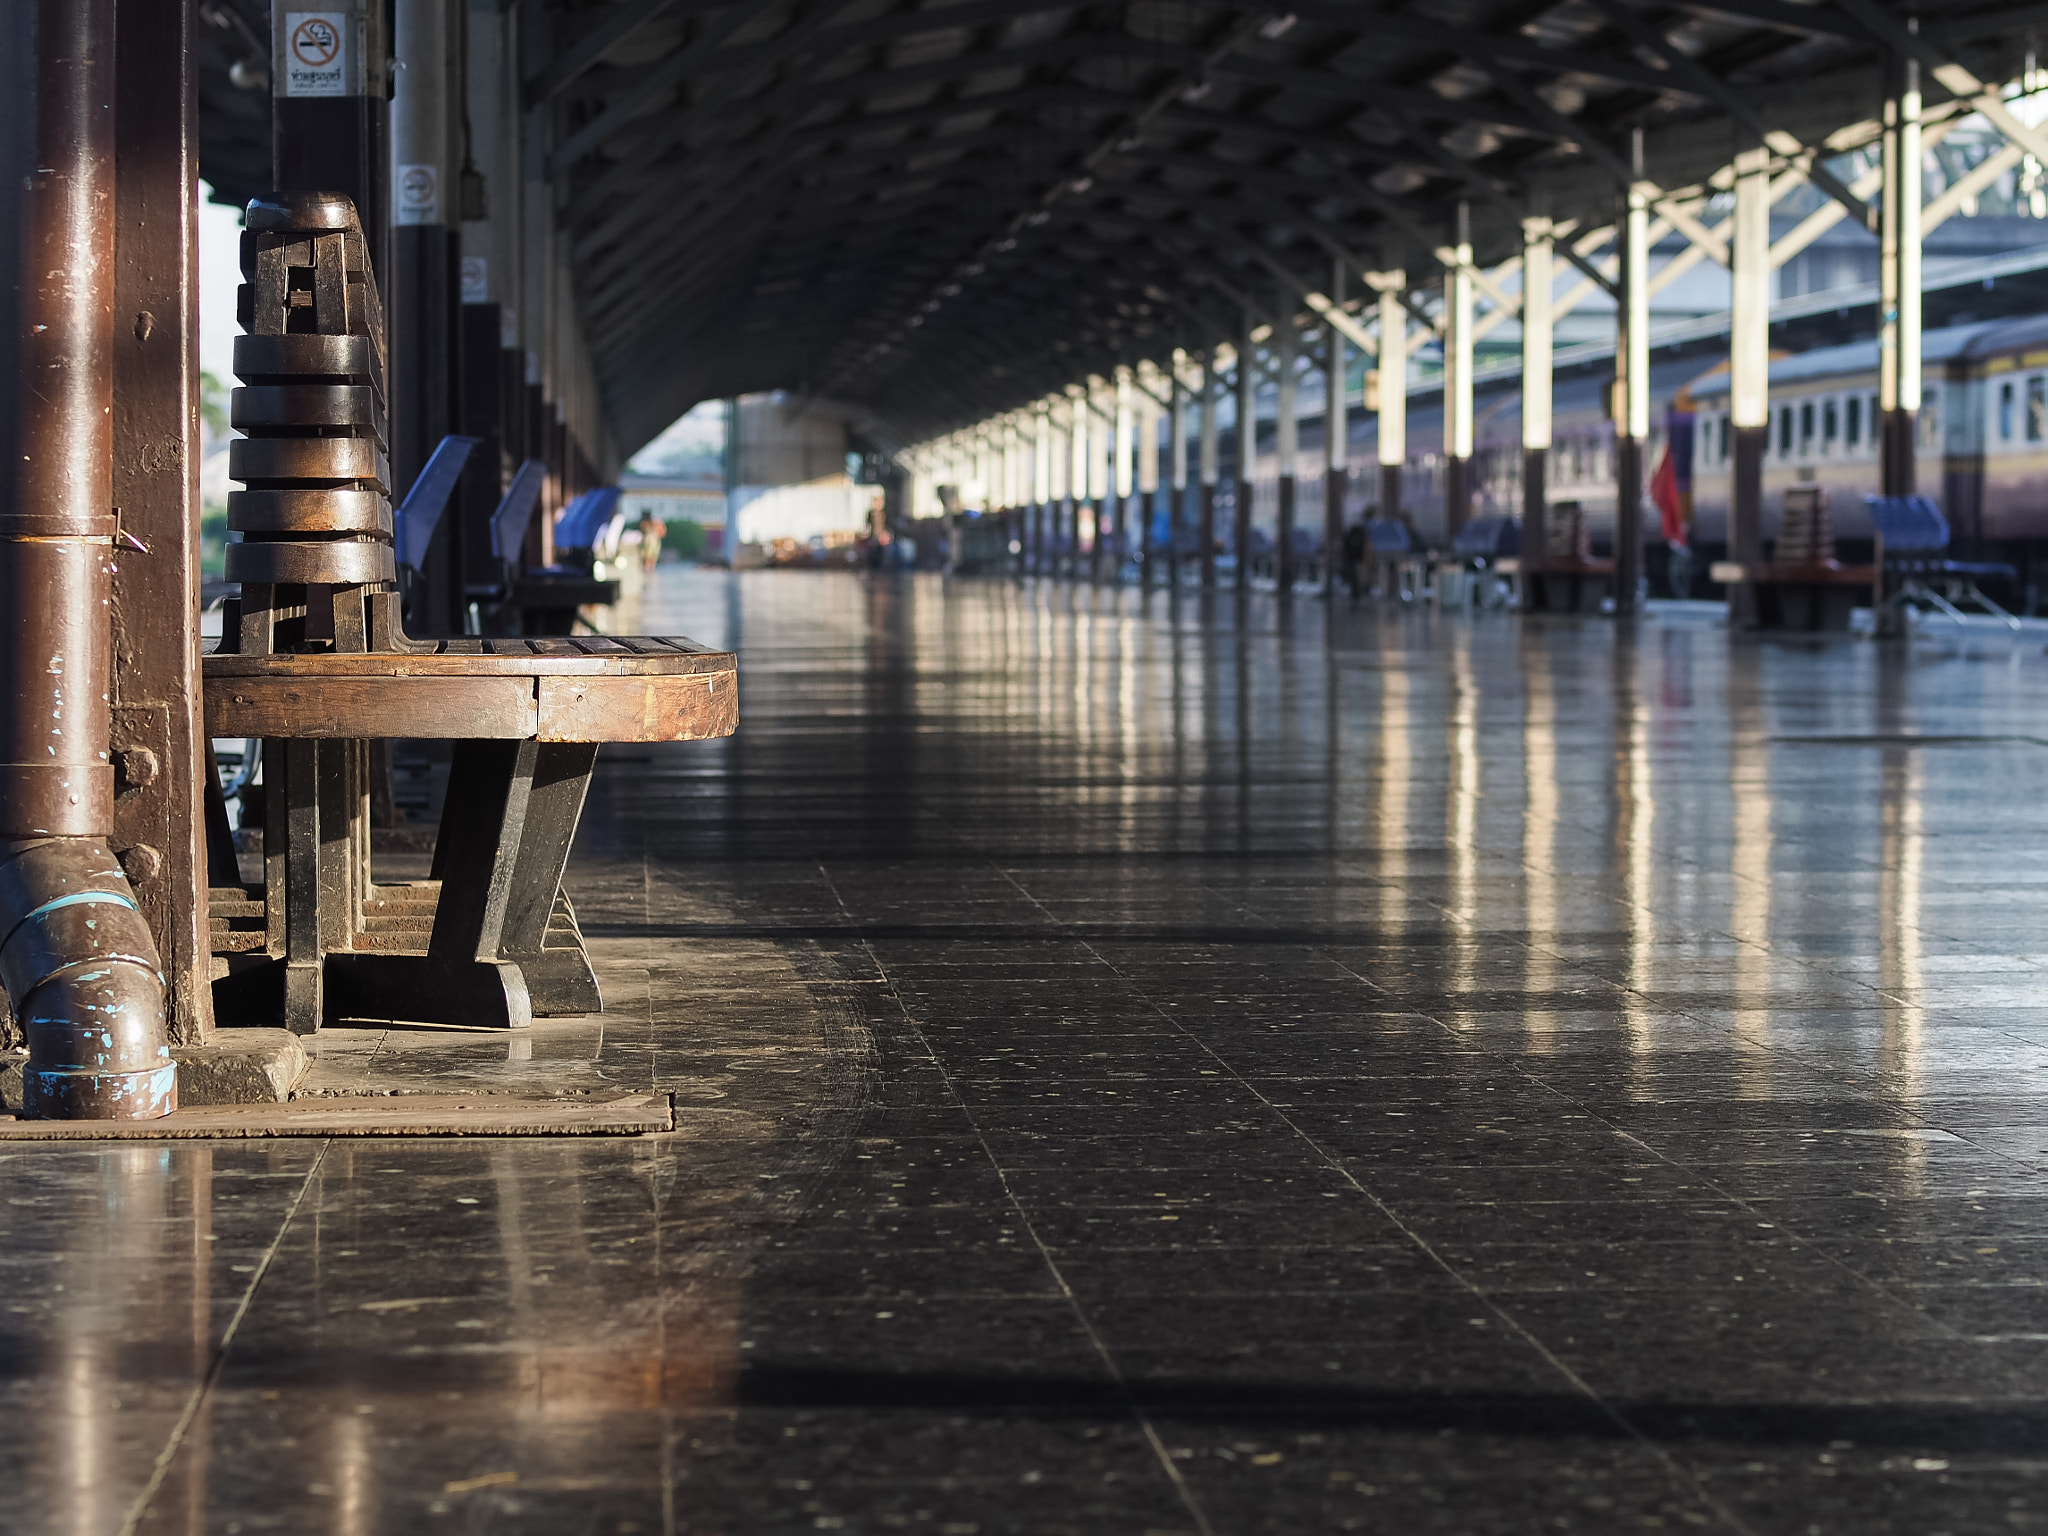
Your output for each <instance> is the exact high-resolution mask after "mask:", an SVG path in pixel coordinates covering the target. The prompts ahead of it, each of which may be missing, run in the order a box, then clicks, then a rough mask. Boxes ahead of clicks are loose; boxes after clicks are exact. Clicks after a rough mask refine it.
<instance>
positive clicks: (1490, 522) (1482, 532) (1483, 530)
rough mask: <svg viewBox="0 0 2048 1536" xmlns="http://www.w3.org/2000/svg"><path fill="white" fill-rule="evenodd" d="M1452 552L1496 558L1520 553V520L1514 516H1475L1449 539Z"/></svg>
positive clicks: (1489, 558) (1490, 558)
mask: <svg viewBox="0 0 2048 1536" xmlns="http://www.w3.org/2000/svg"><path fill="white" fill-rule="evenodd" d="M1451 550H1452V552H1453V553H1454V554H1460V555H1475V556H1479V557H1481V558H1483V559H1488V560H1492V559H1498V558H1500V557H1501V556H1503V555H1516V554H1520V553H1521V550H1522V522H1521V519H1520V518H1515V517H1475V518H1473V519H1472V521H1471V522H1469V523H1467V524H1466V525H1465V526H1464V527H1463V528H1460V529H1459V530H1458V536H1457V538H1455V539H1453V540H1452V541H1451Z"/></svg>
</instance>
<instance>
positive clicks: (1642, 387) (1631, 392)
mask: <svg viewBox="0 0 2048 1536" xmlns="http://www.w3.org/2000/svg"><path fill="white" fill-rule="evenodd" d="M1633 166H1634V170H1635V176H1636V179H1635V180H1634V181H1632V182H1630V183H1629V185H1628V187H1627V188H1626V189H1624V191H1623V193H1622V210H1621V229H1620V231H1619V236H1620V241H1621V302H1620V305H1619V307H1618V309H1617V312H1616V323H1617V326H1618V334H1617V335H1616V337H1615V349H1614V359H1615V373H1616V382H1617V383H1618V384H1619V385H1620V389H1619V390H1618V393H1619V394H1620V396H1621V399H1620V402H1619V405H1620V410H1619V413H1618V419H1617V420H1616V422H1615V437H1616V441H1615V445H1614V446H1615V453H1614V496H1615V502H1614V507H1615V512H1614V611H1615V612H1616V613H1617V614H1628V613H1633V612H1635V606H1636V580H1637V576H1638V573H1639V572H1640V570H1641V568H1642V546H1643V452H1644V448H1645V446H1646V445H1647V443H1648V440H1649V436H1650V242H1649V231H1650V203H1649V196H1648V189H1647V187H1646V185H1645V183H1644V181H1643V179H1642V176H1643V134H1642V130H1641V129H1640V128H1639V129H1637V130H1636V131H1635V134H1634V150H1633Z"/></svg>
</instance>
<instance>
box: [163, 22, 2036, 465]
mask: <svg viewBox="0 0 2048 1536" xmlns="http://www.w3.org/2000/svg"><path fill="white" fill-rule="evenodd" d="M1914 9H1915V8H1914V7H1912V6H1909V5H1908V4H1906V3H1902V0H1712V3H1704V0H1703V3H1663V0H1660V3H1643V0H1426V3H1425V0H1285V3H1283V4H1277V5H1272V6H1241V5H1230V4H1221V3H1215V0H1128V3H1118V4H1096V5H1072V4H1053V5H1040V4H1036V3H1034V0H726V3H720V4H702V3H692V0H668V3H664V0H608V3H605V0H591V3H575V0H553V3H552V4H550V5H549V6H548V7H547V10H546V15H545V17H544V20H545V23H546V26H545V28H544V29H538V30H539V31H542V32H545V33H547V34H551V35H547V36H543V37H540V38H539V42H540V43H541V44H543V46H536V47H535V48H534V50H533V57H532V59H531V60H530V62H529V65H528V68H527V70H526V74H527V79H528V82H529V85H528V90H529V94H530V96H532V97H533V98H534V99H536V100H541V101H543V102H544V103H545V110H546V111H547V112H548V113H549V114H550V116H551V119H552V130H551V131H552V142H553V143H554V145H555V146H556V148H555V152H554V162H553V166H554V172H555V177H556V180H557V183H558V189H559V197H560V207H561V218H562V219H563V221H564V223H565V226H566V227H567V228H568V229H569V230H570V232H571V239H572V242H573V249H574V252H575V262H576V280H577V284H578V289H579V292H580V294H581V300H582V304H583V307H584V318H585V321H586V324H587V327H588V331H589V338H590V344H591V349H592V352H593V353H594V355H595V357H596V359H597V367H598V371H599V375H600V381H601V385H602V388H603V390H604V392H605V397H606V401H607V405H608V408H609V412H610V415H611V417H612V420H613V424H614V428H615V430H616V432H617V434H618V438H619V441H620V442H621V443H622V444H625V445H632V444H637V443H639V442H642V441H644V440H646V439H647V438H648V437H650V436H652V435H653V434H654V433H656V432H658V431H660V430H661V428H662V427H664V426H665V425H667V423H668V422H669V421H671V420H672V419H674V418H675V417H676V416H677V415H678V414H680V413H681V412H682V411H683V410H685V409H687V408H688V407H689V406H690V405H692V404H694V403H695V402H696V401H698V400H702V399H709V398H714V397H718V396H724V395H731V394H738V393H745V392H750V391H755V390H763V389H775V388H783V389H791V390H798V391H805V392H809V393H811V394H813V395H816V396H820V397H824V398H829V399H833V400H839V401H844V402H846V403H847V404H848V405H850V406H854V407H856V408H858V409H859V410H860V412H861V413H862V414H863V415H865V416H867V417H868V418H869V419H870V421H872V422H873V423H875V424H876V427H877V428H878V431H879V435H882V436H884V437H890V438H895V439H896V440H898V441H907V440H911V439H914V438H917V437H921V436H924V435H926V434H927V433H930V432H933V431H936V430H942V429H944V428H946V427H949V426H953V425H958V424H961V423H963V422H966V421H971V420H974V419H978V418H981V417H984V416H986V415H988V414H990V413H992V412H995V411H999V410H1003V409H1006V408H1009V407H1012V406H1016V405H1021V404H1023V403H1025V402H1026V401H1028V400H1030V399H1033V398H1035V397H1037V396H1039V395H1041V394H1043V393H1045V392H1046V391H1047V390H1049V389H1054V388H1057V387H1059V386H1061V385H1063V384H1065V383H1068V382H1070V381H1073V380H1076V379H1078V378H1080V377H1081V376H1083V375H1085V374H1086V373H1088V372H1091V371H1101V370H1102V369H1104V368H1105V367H1106V366H1108V365H1111V364H1113V363H1115V362H1117V361H1120V360H1121V361H1130V360H1135V359H1136V358H1138V357H1141V356H1152V357H1158V356H1160V355H1162V354H1163V353H1164V352H1165V351H1166V350H1168V349H1170V348H1171V347H1172V346H1174V345H1176V344H1185V345H1191V346H1200V345H1203V344H1204V343H1205V342H1207V341H1208V340H1211V339H1213V338H1215V337H1216V336H1219V335H1224V334H1228V333H1229V332H1231V331H1233V330H1235V328H1236V327H1237V326H1238V324H1239V323H1240V319H1241V316H1242V314H1243V303H1244V300H1245V299H1246V298H1252V299H1254V300H1256V301H1258V302H1261V303H1269V302H1272V296H1273V295H1274V294H1275V293H1276V292H1277V291H1278V279H1277V277H1276V275H1275V273H1274V271H1273V269H1272V265H1271V264H1272V263H1275V262H1277V263H1279V264H1280V266H1281V267H1283V268H1284V269H1286V270H1287V271H1289V272H1292V273H1295V274H1298V275H1299V277H1300V280H1301V281H1302V282H1303V283H1304V284H1305V285H1306V286H1309V287H1312V288H1316V289H1324V288H1327V287H1328V285H1329V278H1330V271H1331V264H1332V262H1333V260H1335V259H1338V257H1339V256H1340V254H1341V255H1342V256H1344V257H1347V258H1353V259H1355V260H1356V261H1358V262H1361V263H1366V264H1372V265H1397V264H1405V265H1407V266H1408V267H1409V268H1410V269H1411V277H1412V278H1415V279H1416V280H1420V272H1419V269H1420V268H1421V267H1422V266H1423V265H1424V264H1425V263H1426V262H1427V261H1428V259H1429V258H1428V252H1429V249H1430V248H1431V246H1432V245H1434V244H1436V243H1440V242H1441V241H1442V240H1443V239H1444V238H1445V237H1446V235H1447V233H1448V230H1449V228H1450V224H1451V221H1452V219H1453V217H1454V210H1455V208H1456V205H1457V204H1458V203H1459V202H1460V201H1465V202H1467V203H1469V205H1470V207H1471V210H1472V223H1473V230H1474V237H1475V244H1476V246H1477V252H1478V256H1479V258H1480V260H1481V261H1482V262H1486V261H1492V260H1497V259H1499V258H1500V257H1502V256H1505V255H1506V254H1508V253H1509V252H1510V251H1511V250H1512V249H1514V247H1515V243H1516V241H1517V239H1518V220H1519V219H1520V218H1521V216H1522V214H1523V213H1524V212H1525V211H1526V210H1527V208H1528V206H1529V204H1530V200H1531V199H1532V198H1541V199H1543V200H1545V201H1547V203H1548V205H1549V208H1550V211H1551V212H1552V213H1554V214H1555V215H1557V216H1559V217H1582V218H1588V219H1590V220H1592V221H1593V222H1599V223H1604V222H1606V221H1607V220H1608V219H1609V218H1611V217H1612V207H1613V200H1614V197H1615V195H1616V190H1617V187H1618V184H1619V175H1620V172H1621V170H1622V169H1623V168H1624V167H1625V163H1626V155H1627V153H1628V148H1627V146H1628V144H1629V140H1630V137H1631V130H1633V129H1637V128H1640V129H1642V130H1644V143H1645V168H1646V172H1647V174H1648V175H1649V176H1650V177H1651V178H1652V179H1653V180H1656V181H1657V182H1659V183H1660V184H1662V185H1665V186H1670V187H1677V186H1683V185H1688V184H1694V183H1697V182H1699V181H1701V180H1702V179H1704V178H1705V177H1706V176H1707V175H1709V174H1711V173H1712V172H1713V171H1714V170H1715V169H1717V168H1718V167H1720V166H1722V165H1724V164H1725V163H1726V162H1727V161H1728V159H1729V158H1730V156H1731V155H1732V153H1733V151H1734V150H1735V148H1736V147H1737V143H1736V135H1737V134H1738V133H1746V132H1754V131H1756V130H1757V129H1759V128H1770V129H1785V130H1789V131H1791V132H1792V133H1794V134H1795V135H1797V136H1799V137H1800V138H1801V139H1802V140H1804V141H1805V142H1808V143H1813V142H1817V141H1818V140H1819V139H1820V138H1822V137H1824V136H1825V135H1826V134H1827V133H1828V132H1829V131H1831V130H1833V129H1835V128H1836V127H1839V126H1840V125H1842V124H1844V123H1847V122H1851V121H1855V120H1858V119H1864V118H1871V117H1875V116H1876V115H1877V112H1878V107H1879V99H1880V92H1881V87H1882V81H1881V75H1880V69H1881V66H1882V61H1883V60H1884V58H1885V57H1887V55H1886V53H1885V51H1884V47H1883V44H1882V43H1881V42H1880V37H1883V38H1887V39H1889V40H1890V41H1892V42H1897V41H1899V39H1900V37H1901V35H1902V33H1901V31H1900V24H1901V21H1902V19H1903V18H1904V17H1906V16H1907V15H1909V14H1911V13H1912V12H1913V10H1914ZM1917 9H1918V12H1919V14H1920V16H1921V18H1922V20H1921V26H1922V35H1923V37H1924V38H1925V40H1926V43H1927V45H1928V46H1929V47H1930V48H1931V49H1933V50H1936V51H1938V52H1939V53H1940V54H1942V55H1943V56H1945V57H1954V58H1958V59H1960V60H1961V61H1962V62H1964V63H1965V64H1967V65H1969V66H1970V67H1971V68H1972V69H1973V70H1974V71H1975V72H1976V73H1977V74H1978V75H1979V76H1980V77H1981V78H1984V79H1987V80H2003V79H2006V78H2009V77H2011V76H2012V75H2014V74H2016V73H2017V71H2018V69H2019V67H2020V63H2019V61H2020V56H2021V54H2022V52H2023V51H2024V50H2025V49H2026V48H2027V47H2028V46H2029V31H2028V29H2029V28H2031V27H2036V26H2041V27H2048V5H2044V4H2039V3H2030V4H2014V3H2011V0H1924V3H1922V4H1921V5H1919V6H1918V7H1917ZM204 12H205V14H206V16H207V20H206V23H205V24H204V25H203V26H202V32H203V33H204V34H205V36H204V39H203V46H204V47H205V48H206V50H207V52H206V56H205V59H204V63H205V67H206V84H205V88H204V93H203V99H202V117H203V127H204V133H205V143H204V146H203V156H204V161H205V165H206V169H207V174H208V175H209V177H210V179H212V181H213V182H214V185H215V187H216V188H217V189H218V191H219V193H220V195H221V196H222V197H223V198H224V199H226V200H238V199H239V198H240V197H242V196H245V195H247V194H248V193H249V192H252V191H255V190H258V189H259V187H258V183H259V182H260V180H261V178H262V176H263V172H264V161H265V159H266V158H267V157H266V156H265V154H264V153H263V145H264V138H265V129H266V128H267V123H266V122H265V121H264V111H265V109H266V108H267V105H268V104H267V101H265V100H264V98H263V96H262V93H261V92H260V91H253V90H247V89H238V88H237V87H236V86H234V85H233V84H232V83H231V82H230V81H229V79H228V70H229V68H230V67H231V66H232V64H233V63H234V61H235V59H236V58H238V57H241V56H242V55H243V53H245V52H246V51H247V46H248V45H247V43H246V42H245V41H244V39H243V32H244V31H246V32H247V33H248V35H249V37H252V38H253V37H254V36H257V35H260V32H261V29H262V27H263V26H264V22H263V19H262V16H261V0H209V4H207V5H206V6H205V7H204ZM1927 96H1928V100H1929V102H1930V104H1934V103H1939V102H1941V101H1944V100H1946V99H1947V98H1946V94H1945V93H1944V92H1943V91H1941V90H1940V88H1939V87H1937V86H1935V85H1934V84H1933V83H1932V81H1931V80H1930V81H1928V83H1927Z"/></svg>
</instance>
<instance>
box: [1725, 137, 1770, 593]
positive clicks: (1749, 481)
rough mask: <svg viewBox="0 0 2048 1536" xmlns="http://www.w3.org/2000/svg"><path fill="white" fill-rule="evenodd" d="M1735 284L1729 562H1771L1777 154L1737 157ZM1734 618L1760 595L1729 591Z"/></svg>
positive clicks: (1732, 246)
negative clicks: (1768, 483)
mask: <svg viewBox="0 0 2048 1536" xmlns="http://www.w3.org/2000/svg"><path fill="white" fill-rule="evenodd" d="M1734 219H1735V223H1734V238H1733V239H1732V240H1731V241H1730V243H1729V252H1728V258H1729V266H1730V268H1731V276H1732V281H1733V293H1732V296H1731V303H1730V312H1729V333H1728V431H1729V437H1730V439H1731V442H1730V448H1731V452H1730V460H1731V462H1730V465H1729V481H1728V491H1729V495H1728V558H1729V560H1730V561H1732V562H1734V563H1735V564H1737V565H1754V564H1755V563H1756V562H1758V561H1759V560H1761V559H1762V558H1763V504H1764V454H1765V452H1766V450H1767V449H1768V448H1769V446H1770V438H1771V352H1770V347H1771V153H1770V151H1769V150H1768V149H1766V148H1765V147H1764V146H1762V145H1761V144H1757V145H1751V146H1748V147H1746V148H1744V149H1743V150H1742V151H1741V152H1739V153H1738V154H1737V155H1736V157H1735V214H1734ZM1729 603H1730V605H1731V611H1730V614H1729V617H1730V618H1731V619H1732V620H1733V621H1734V622H1735V623H1736V624H1737V625H1739V626H1741V627H1744V628H1747V627H1749V626H1750V625H1753V624H1754V623H1755V622H1756V591H1755V589H1754V588H1753V587H1751V586H1750V585H1749V583H1747V582H1741V583H1738V584H1737V585H1735V586H1733V587H1731V588H1729Z"/></svg>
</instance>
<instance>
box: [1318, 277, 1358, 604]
mask: <svg viewBox="0 0 2048 1536" xmlns="http://www.w3.org/2000/svg"><path fill="white" fill-rule="evenodd" d="M1344 275H1345V274H1344V263H1343V262H1341V261H1340V262H1337V263H1335V264H1334V265H1333V266H1332V268H1331V270H1330V303H1331V304H1332V305H1334V306H1336V307H1337V308H1338V309H1342V308H1343V307H1344ZM1345 362H1346V354H1345V351H1344V333H1343V332H1342V331H1340V330H1338V329H1337V327H1336V326H1335V325H1333V324H1329V323H1327V322H1326V323H1325V324H1324V326H1323V595H1324V596H1325V597H1326V598H1327V597H1334V596H1336V593H1337V578H1338V575H1339V572H1340V568H1341V566H1342V564H1343V559H1344V490H1345V482H1346V480H1347V478H1348V475H1349V468H1350V450H1351V421H1350V412H1349V410H1348V408H1347V402H1346V400H1345V398H1344V376H1345Z"/></svg>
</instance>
